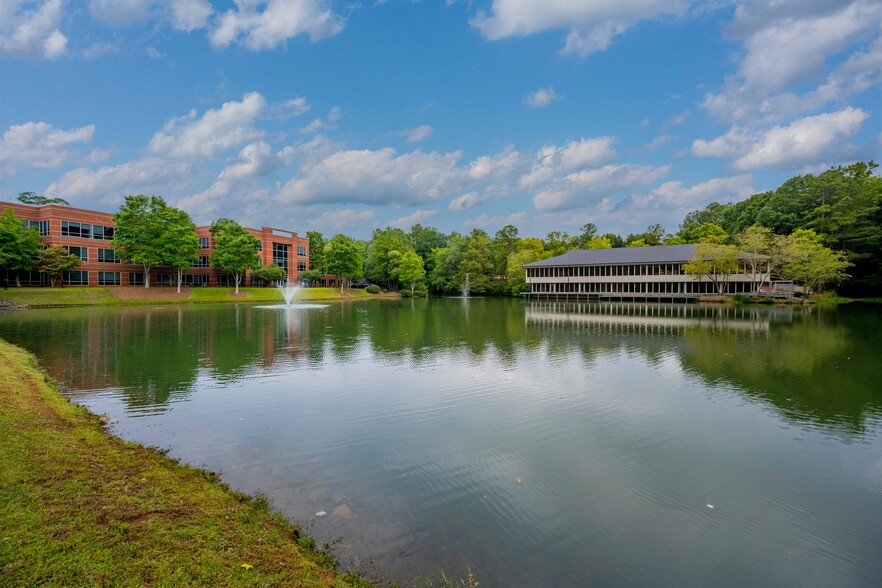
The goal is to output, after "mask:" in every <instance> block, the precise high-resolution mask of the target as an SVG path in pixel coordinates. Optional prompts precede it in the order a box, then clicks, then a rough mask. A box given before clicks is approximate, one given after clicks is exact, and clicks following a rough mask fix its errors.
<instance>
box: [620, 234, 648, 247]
mask: <svg viewBox="0 0 882 588" xmlns="http://www.w3.org/2000/svg"><path fill="white" fill-rule="evenodd" d="M633 236H634V235H628V241H627V242H626V243H625V247H649V243H647V242H646V239H643V238H640V239H631V237H633Z"/></svg>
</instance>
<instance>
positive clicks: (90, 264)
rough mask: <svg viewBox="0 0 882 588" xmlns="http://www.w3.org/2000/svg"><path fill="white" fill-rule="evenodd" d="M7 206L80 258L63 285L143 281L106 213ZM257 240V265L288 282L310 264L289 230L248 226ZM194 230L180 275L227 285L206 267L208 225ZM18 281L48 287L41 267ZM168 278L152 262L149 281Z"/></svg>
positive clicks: (194, 282) (196, 282)
mask: <svg viewBox="0 0 882 588" xmlns="http://www.w3.org/2000/svg"><path fill="white" fill-rule="evenodd" d="M8 208H12V210H13V212H14V213H15V216H16V217H18V218H19V219H21V220H22V221H23V222H24V223H25V224H26V225H27V226H31V227H34V228H35V229H37V231H38V232H39V233H40V235H41V237H42V238H43V242H44V243H46V245H48V246H49V247H64V248H65V249H67V250H68V251H70V252H71V253H73V254H74V255H76V256H78V257H79V258H80V259H81V260H83V265H82V266H80V269H79V270H77V271H74V272H68V273H67V274H66V275H65V276H64V277H63V281H64V285H66V286H143V285H144V268H143V267H142V266H140V265H136V264H128V263H121V262H120V260H119V259H118V258H117V257H116V252H115V251H114V250H113V231H114V227H115V223H114V222H113V217H112V216H111V215H110V214H108V213H106V212H96V211H94V210H85V209H82V208H72V207H69V206H60V205H55V204H49V205H45V206H30V205H27V204H19V203H12V202H0V213H5V212H6V210H7V209H8ZM248 230H249V231H250V232H251V234H252V235H254V236H255V237H257V239H258V240H259V241H260V252H259V256H260V261H261V265H269V264H271V263H275V264H278V265H279V266H280V267H281V268H282V269H284V270H285V271H287V272H288V280H289V281H290V282H292V283H294V282H296V281H298V280H299V278H300V274H301V273H302V272H305V271H306V270H308V269H309V239H307V238H305V237H300V236H298V235H297V233H295V232H293V231H285V230H281V229H273V228H270V227H263V228H260V229H250V228H249V229H248ZM196 233H197V235H198V236H199V240H200V242H201V244H202V251H200V253H199V258H198V260H197V261H196V262H195V263H194V264H193V266H192V267H191V269H190V270H188V271H187V273H186V274H185V275H184V282H183V283H184V284H185V285H189V286H227V285H229V286H232V285H233V281H232V280H233V279H232V276H230V275H229V274H227V273H225V272H222V271H220V270H217V269H214V268H212V267H211V262H210V256H211V252H212V251H213V250H214V243H213V239H212V236H211V232H210V231H209V227H198V228H197V229H196ZM3 277H5V278H7V279H9V283H10V284H12V283H14V282H15V274H14V273H13V272H8V275H6V276H3ZM19 279H20V281H21V284H22V285H23V286H48V285H49V278H48V276H47V275H46V274H45V273H43V272H38V271H31V272H19ZM172 283H173V280H172V277H171V274H170V272H169V271H168V269H167V268H162V267H157V268H153V269H151V271H150V285H151V286H163V285H171V284H172ZM242 283H243V285H262V284H261V283H260V282H259V280H258V281H254V282H252V279H251V275H250V272H246V276H245V278H244V279H243V282H242Z"/></svg>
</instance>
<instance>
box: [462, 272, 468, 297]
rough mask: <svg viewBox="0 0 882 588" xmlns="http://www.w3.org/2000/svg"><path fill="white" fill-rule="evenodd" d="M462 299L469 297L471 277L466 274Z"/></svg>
mask: <svg viewBox="0 0 882 588" xmlns="http://www.w3.org/2000/svg"><path fill="white" fill-rule="evenodd" d="M462 297H463V298H468V297H469V275H468V274H466V279H465V284H463V285H462Z"/></svg>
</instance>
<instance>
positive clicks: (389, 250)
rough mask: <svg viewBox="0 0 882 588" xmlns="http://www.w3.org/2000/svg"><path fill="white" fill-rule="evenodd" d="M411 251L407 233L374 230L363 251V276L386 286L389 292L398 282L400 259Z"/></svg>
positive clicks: (396, 230)
mask: <svg viewBox="0 0 882 588" xmlns="http://www.w3.org/2000/svg"><path fill="white" fill-rule="evenodd" d="M409 251H413V245H411V243H410V238H409V237H408V236H407V233H405V232H404V231H402V230H401V229H393V228H389V227H387V228H385V229H375V230H374V233H373V235H372V236H371V240H370V242H369V243H368V245H367V248H366V250H365V259H364V275H365V277H367V279H368V280H370V281H372V282H378V283H381V284H386V287H387V288H389V289H390V290H392V289H394V287H395V285H396V284H397V283H398V281H399V277H398V265H399V264H400V263H401V257H402V256H403V255H404V254H405V253H407V252H409Z"/></svg>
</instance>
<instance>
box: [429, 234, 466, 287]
mask: <svg viewBox="0 0 882 588" xmlns="http://www.w3.org/2000/svg"><path fill="white" fill-rule="evenodd" d="M467 245H468V239H466V238H465V237H463V236H462V235H460V234H459V233H453V234H451V235H450V238H449V240H448V242H447V246H446V247H441V248H438V249H435V250H434V251H433V254H432V255H433V258H434V260H435V267H434V268H433V269H432V272H431V273H430V274H429V283H430V284H431V286H432V288H433V289H434V290H436V291H439V292H448V293H449V292H458V291H459V290H460V289H461V288H462V285H463V283H464V282H465V272H464V271H463V267H462V260H463V257H464V256H465V251H466V246H467Z"/></svg>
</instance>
